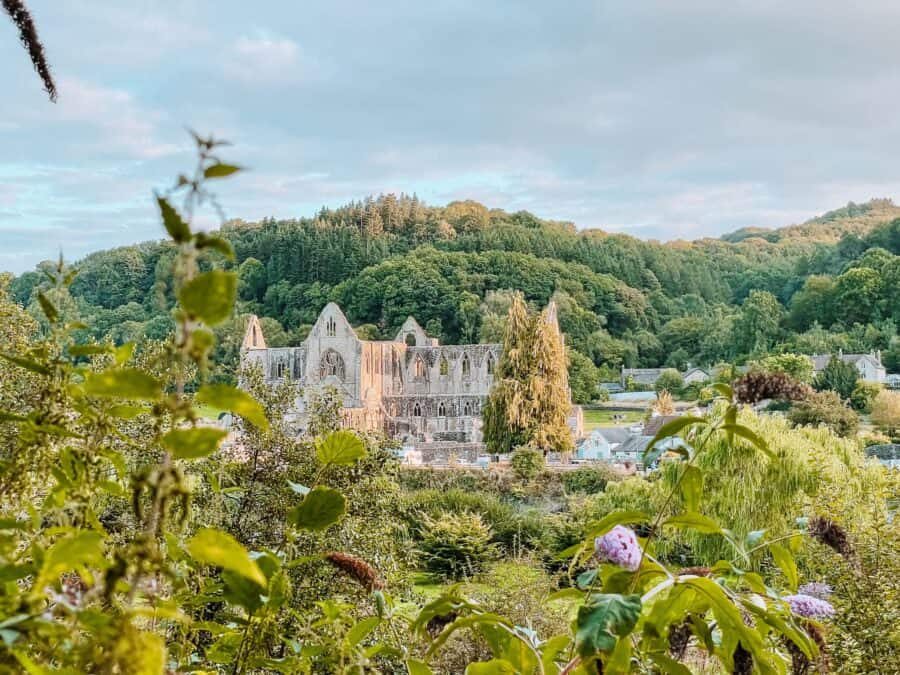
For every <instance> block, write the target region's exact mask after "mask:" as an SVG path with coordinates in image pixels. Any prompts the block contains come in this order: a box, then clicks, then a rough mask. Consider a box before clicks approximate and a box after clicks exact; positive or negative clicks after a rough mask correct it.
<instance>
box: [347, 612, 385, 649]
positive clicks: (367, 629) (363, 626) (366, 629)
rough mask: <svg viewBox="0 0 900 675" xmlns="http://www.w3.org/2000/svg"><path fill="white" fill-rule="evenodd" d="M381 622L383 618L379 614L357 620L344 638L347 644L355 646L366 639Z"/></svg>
mask: <svg viewBox="0 0 900 675" xmlns="http://www.w3.org/2000/svg"><path fill="white" fill-rule="evenodd" d="M380 623H381V619H379V618H378V617H377V616H370V617H367V618H365V619H362V620H361V621H359V622H357V623H356V624H355V625H354V626H353V628H351V629H350V630H348V631H347V636H346V637H345V638H344V640H346V641H347V644H348V645H350V646H351V647H355V646H356V645H358V644H359V643H360V642H362V641H363V640H365V639H366V637H367V636H368V635H369V633H371V632H372V631H373V630H375V628H376V627H377V626H378V624H380Z"/></svg>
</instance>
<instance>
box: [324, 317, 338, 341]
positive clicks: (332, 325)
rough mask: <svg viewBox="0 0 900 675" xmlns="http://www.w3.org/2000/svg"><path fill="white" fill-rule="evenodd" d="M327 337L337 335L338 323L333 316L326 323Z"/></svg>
mask: <svg viewBox="0 0 900 675" xmlns="http://www.w3.org/2000/svg"><path fill="white" fill-rule="evenodd" d="M325 335H327V336H328V337H334V336H335V335H337V321H335V320H334V317H333V316H329V317H328V319H327V320H326V321H325Z"/></svg>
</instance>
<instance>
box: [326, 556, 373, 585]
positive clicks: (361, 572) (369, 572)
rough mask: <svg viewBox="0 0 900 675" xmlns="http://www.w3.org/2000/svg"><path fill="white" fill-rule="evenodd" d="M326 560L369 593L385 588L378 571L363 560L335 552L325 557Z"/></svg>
mask: <svg viewBox="0 0 900 675" xmlns="http://www.w3.org/2000/svg"><path fill="white" fill-rule="evenodd" d="M325 560H327V561H328V562H329V563H331V564H332V565H333V566H334V567H336V568H337V569H339V570H341V571H342V572H344V573H345V574H347V575H348V576H351V577H353V579H355V580H356V582H357V583H358V584H359V585H360V586H362V587H363V588H365V589H366V590H367V591H377V590H380V589H382V588H384V582H383V581H382V580H381V577H380V576H379V574H378V570H376V569H375V568H374V567H372V566H371V565H370V564H369V563H367V562H366V561H365V560H363V559H362V558H357V557H356V556H353V555H350V554H349V553H339V552H333V553H329V554H328V555H327V556H325Z"/></svg>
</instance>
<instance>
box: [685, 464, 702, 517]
mask: <svg viewBox="0 0 900 675" xmlns="http://www.w3.org/2000/svg"><path fill="white" fill-rule="evenodd" d="M702 494H703V472H702V471H700V469H698V468H697V467H696V466H693V465H689V466H685V467H684V475H683V476H682V478H681V497H682V500H683V501H684V508H685V509H687V510H688V511H699V510H700V497H701V495H702Z"/></svg>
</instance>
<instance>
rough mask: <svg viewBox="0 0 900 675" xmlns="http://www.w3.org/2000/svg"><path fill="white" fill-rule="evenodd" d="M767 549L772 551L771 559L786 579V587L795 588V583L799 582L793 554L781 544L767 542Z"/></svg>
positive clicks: (793, 589) (794, 589)
mask: <svg viewBox="0 0 900 675" xmlns="http://www.w3.org/2000/svg"><path fill="white" fill-rule="evenodd" d="M769 550H770V551H771V552H772V559H773V560H774V561H775V564H776V565H778V569H780V570H781V573H782V574H783V575H784V578H785V579H787V583H788V587H790V589H791V590H792V591H795V592H796V590H797V584H799V583H800V575H799V574H798V573H797V563H796V562H794V556H792V555H791V552H790V551H788V550H787V549H786V548H785V547H784V546H782V545H781V544H769Z"/></svg>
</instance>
